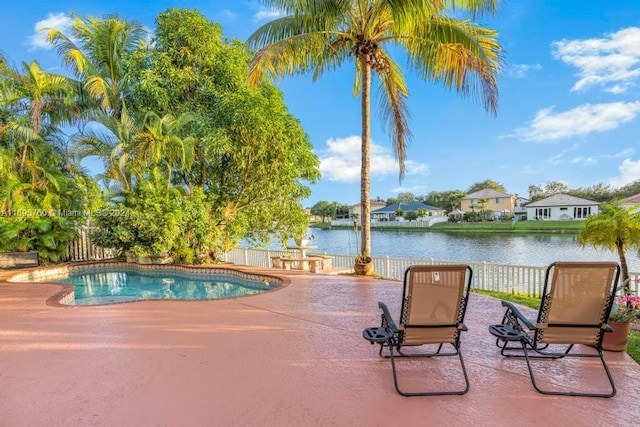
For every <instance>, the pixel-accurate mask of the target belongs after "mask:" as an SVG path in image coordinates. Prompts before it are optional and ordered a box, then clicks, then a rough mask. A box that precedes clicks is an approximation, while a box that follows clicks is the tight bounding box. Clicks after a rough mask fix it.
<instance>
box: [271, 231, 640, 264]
mask: <svg viewBox="0 0 640 427" xmlns="http://www.w3.org/2000/svg"><path fill="white" fill-rule="evenodd" d="M309 234H313V236H314V238H313V240H312V241H311V242H309V244H310V245H313V246H316V247H317V248H316V249H313V252H319V253H328V254H340V255H356V254H357V252H358V251H357V248H358V247H359V246H358V241H359V235H358V238H357V239H358V241H356V236H355V233H354V232H353V231H351V230H320V229H310V230H309ZM271 247H272V248H273V249H279V248H280V246H279V245H278V244H276V245H273V246H271ZM371 254H372V255H373V256H379V257H383V256H389V257H392V258H414V259H430V258H431V259H434V260H438V261H461V262H482V261H486V262H490V263H497V264H511V265H532V266H546V265H549V264H551V263H552V262H554V261H604V260H606V261H616V262H619V258H618V256H617V254H616V253H614V252H611V251H603V250H601V249H595V248H593V247H592V246H587V247H583V246H581V245H580V244H579V243H578V241H577V237H576V236H575V235H573V234H571V235H560V234H554V235H511V234H488V233H481V234H467V233H464V234H462V233H434V232H417V231H409V232H407V231H372V232H371ZM627 262H628V264H629V271H632V272H640V258H639V257H638V252H637V251H629V252H628V253H627Z"/></svg>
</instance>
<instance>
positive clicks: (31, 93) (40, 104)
mask: <svg viewBox="0 0 640 427" xmlns="http://www.w3.org/2000/svg"><path fill="white" fill-rule="evenodd" d="M0 82H2V84H1V85H0V106H1V107H2V109H3V110H5V111H7V112H8V114H9V119H8V121H7V122H6V123H5V124H4V126H3V127H2V129H0V133H2V134H4V133H5V132H7V133H9V134H11V139H12V140H13V142H14V143H15V144H17V145H19V146H20V154H19V158H20V167H19V170H20V172H22V171H23V170H24V167H25V163H26V161H27V155H28V152H29V150H30V149H33V146H34V144H38V143H41V142H42V141H43V140H44V137H43V133H47V132H44V128H45V127H46V126H48V125H51V126H57V125H59V124H61V123H64V122H69V121H71V119H72V111H73V109H72V99H73V98H72V94H73V85H72V82H71V81H70V80H69V79H68V78H67V77H65V76H62V75H59V74H53V73H48V72H46V71H44V70H43V69H42V68H41V67H40V64H38V63H37V62H35V61H33V62H31V63H29V64H27V63H24V62H23V63H22V71H20V70H18V69H16V68H13V67H12V66H10V65H9V63H8V61H7V60H6V58H4V57H1V56H0ZM0 136H1V135H0Z"/></svg>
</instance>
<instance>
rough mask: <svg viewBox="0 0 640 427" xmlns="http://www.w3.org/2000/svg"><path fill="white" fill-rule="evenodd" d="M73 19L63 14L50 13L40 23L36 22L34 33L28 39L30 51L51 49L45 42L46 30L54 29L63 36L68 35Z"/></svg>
mask: <svg viewBox="0 0 640 427" xmlns="http://www.w3.org/2000/svg"><path fill="white" fill-rule="evenodd" d="M72 24H73V19H72V18H71V17H70V16H68V15H66V14H64V13H50V14H48V15H47V17H46V18H45V19H43V20H41V21H38V22H36V25H35V26H34V33H33V35H31V37H29V45H30V46H31V48H32V49H51V45H49V42H48V41H47V37H48V31H47V30H48V29H50V28H55V29H58V30H60V31H62V32H63V33H65V34H68V33H69V30H70V29H71V25H72Z"/></svg>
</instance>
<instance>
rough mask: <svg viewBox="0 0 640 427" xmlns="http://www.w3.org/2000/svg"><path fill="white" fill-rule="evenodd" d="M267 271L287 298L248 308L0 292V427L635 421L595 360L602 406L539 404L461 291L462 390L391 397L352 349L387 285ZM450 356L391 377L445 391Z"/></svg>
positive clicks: (547, 370) (367, 353)
mask: <svg viewBox="0 0 640 427" xmlns="http://www.w3.org/2000/svg"><path fill="white" fill-rule="evenodd" d="M244 270H251V271H265V272H267V271H268V272H269V273H270V274H274V273H275V272H276V271H275V270H258V269H250V268H244ZM277 274H278V275H280V276H286V277H287V278H289V279H290V280H291V283H290V285H289V286H287V287H285V288H284V289H281V290H278V291H274V292H270V293H266V294H262V295H258V296H251V297H245V298H239V299H230V300H218V301H144V302H135V303H126V304H116V305H108V306H93V307H59V306H52V305H48V304H46V300H47V299H48V298H49V297H51V296H52V295H54V294H56V293H57V292H59V291H60V289H61V287H60V286H59V285H54V284H19V283H6V282H0V325H1V326H0V425H2V426H81V425H82V426H91V425H97V426H102V425H107V426H200V425H202V426H325V425H326V426H375V425H398V426H418V425H420V426H438V425H446V426H502V425H504V426H506V425H522V426H528V425H544V426H564V425H570V426H631V425H638V423H640V406H639V405H638V399H639V396H640V366H639V365H638V364H636V363H635V362H634V361H633V360H632V359H631V358H630V357H629V356H628V355H626V353H613V352H607V353H606V359H607V362H608V363H609V366H610V368H611V370H612V375H613V377H614V380H615V382H616V386H617V389H618V394H617V396H616V397H614V398H612V399H601V398H583V397H554V396H544V395H541V394H538V393H536V392H535V391H534V389H533V387H532V386H531V382H530V380H529V377H528V374H527V371H526V365H525V363H524V361H522V360H504V359H503V358H501V357H500V356H499V350H498V349H497V348H496V347H495V346H494V341H493V339H492V337H491V335H489V333H488V331H487V327H488V326H489V325H490V324H492V323H498V322H499V321H500V319H501V315H502V309H501V307H500V303H499V301H498V300H495V299H492V298H488V297H484V296H480V295H475V294H474V295H472V296H471V300H470V302H469V308H468V311H467V316H466V321H465V323H466V324H467V326H468V327H469V332H466V333H464V334H463V336H462V351H463V355H464V358H465V362H466V365H467V370H468V373H469V379H470V382H471V390H470V392H469V393H468V394H466V395H464V396H441V397H412V398H405V397H401V396H400V395H398V394H397V393H396V391H395V389H394V387H393V380H392V375H391V366H390V363H389V361H388V360H382V359H380V358H379V357H378V355H377V347H376V346H371V345H370V344H369V343H368V342H366V341H365V340H364V339H363V338H362V336H361V332H362V329H363V328H365V327H368V326H377V325H378V324H379V321H380V320H379V319H380V317H379V311H378V308H377V302H378V301H385V302H387V303H388V305H389V306H390V307H389V308H390V309H391V310H392V312H393V313H394V314H395V313H397V312H398V310H399V304H400V298H401V295H400V294H401V284H400V283H398V282H391V281H385V280H379V279H372V278H356V277H351V276H341V275H338V276H336V275H323V274H309V273H301V272H295V271H289V272H283V271H277ZM450 359H454V360H453V361H452V362H451V363H450V362H449V361H443V360H420V361H417V362H414V361H410V362H408V363H406V361H404V362H405V363H403V366H404V367H403V368H402V369H401V370H400V372H399V374H400V375H401V378H403V379H405V380H406V381H407V382H408V385H409V386H414V385H415V386H416V387H420V386H423V387H438V386H444V387H447V386H449V385H454V386H455V385H456V384H457V383H459V381H460V376H459V372H458V371H457V370H456V369H455V367H456V364H455V363H453V362H455V358H450ZM535 366H538V367H539V372H540V375H541V376H545V378H548V379H549V380H548V381H547V384H545V385H550V384H548V383H549V382H551V383H555V384H561V385H563V386H564V387H575V388H576V389H582V388H583V386H584V387H587V388H591V387H593V388H598V387H599V388H603V387H605V388H606V386H607V383H606V379H605V377H604V374H602V373H601V371H600V370H599V369H600V366H599V363H598V362H597V360H574V361H570V362H565V361H556V362H540V363H538V364H537V365H535ZM420 375H424V376H423V377H420ZM576 375H577V378H579V379H580V381H574V379H572V378H573V377H572V376H576Z"/></svg>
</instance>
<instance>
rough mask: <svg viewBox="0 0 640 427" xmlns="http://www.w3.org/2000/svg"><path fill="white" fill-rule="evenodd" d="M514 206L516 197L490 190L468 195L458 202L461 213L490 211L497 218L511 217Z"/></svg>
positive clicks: (486, 189)
mask: <svg viewBox="0 0 640 427" xmlns="http://www.w3.org/2000/svg"><path fill="white" fill-rule="evenodd" d="M515 206H516V196H513V195H511V194H507V193H503V192H501V191H497V190H493V189H491V188H485V189H483V190H480V191H476V192H474V193H469V194H467V195H466V196H464V197H463V198H462V200H461V201H460V210H461V211H462V213H467V212H480V211H485V212H486V211H492V212H493V214H494V216H497V217H503V216H510V215H512V214H513V210H514V208H515Z"/></svg>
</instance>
